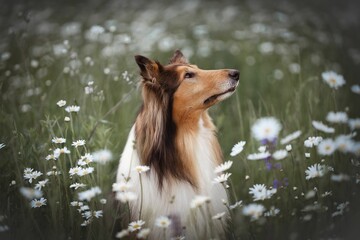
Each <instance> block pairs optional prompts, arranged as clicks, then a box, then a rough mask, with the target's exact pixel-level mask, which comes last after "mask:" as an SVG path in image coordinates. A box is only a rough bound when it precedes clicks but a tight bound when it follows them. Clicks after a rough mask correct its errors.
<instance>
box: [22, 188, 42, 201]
mask: <svg viewBox="0 0 360 240" xmlns="http://www.w3.org/2000/svg"><path fill="white" fill-rule="evenodd" d="M20 193H21V195H23V196H24V197H25V198H27V199H29V200H31V199H34V198H40V197H42V196H43V193H42V191H40V190H36V189H33V188H28V187H21V188H20Z"/></svg>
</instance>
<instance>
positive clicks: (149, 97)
mask: <svg viewBox="0 0 360 240" xmlns="http://www.w3.org/2000/svg"><path fill="white" fill-rule="evenodd" d="M157 64H158V65H159V66H160V67H159V68H162V73H161V74H160V75H159V76H158V78H159V79H158V82H159V83H160V84H154V82H148V81H147V80H146V79H144V78H143V82H142V97H143V104H142V106H141V108H140V111H139V114H138V116H137V118H136V123H135V134H136V148H137V150H138V153H139V157H140V161H141V164H144V165H148V166H150V168H151V171H155V172H156V175H157V177H158V185H159V188H160V189H162V187H163V183H164V179H165V178H166V179H170V180H175V181H176V180H183V181H187V182H189V183H190V184H191V185H192V186H194V187H195V185H196V183H195V182H194V180H193V178H192V177H191V175H190V173H189V171H188V169H187V167H186V166H185V164H184V161H182V159H181V154H180V152H179V149H178V148H177V146H176V141H175V138H176V132H177V126H176V124H175V122H174V121H173V116H172V111H173V95H174V92H175V91H176V89H177V87H178V81H177V80H178V78H179V76H178V73H177V72H176V67H177V66H178V65H175V64H173V65H168V66H165V68H164V67H162V66H161V65H160V64H159V63H158V62H157Z"/></svg>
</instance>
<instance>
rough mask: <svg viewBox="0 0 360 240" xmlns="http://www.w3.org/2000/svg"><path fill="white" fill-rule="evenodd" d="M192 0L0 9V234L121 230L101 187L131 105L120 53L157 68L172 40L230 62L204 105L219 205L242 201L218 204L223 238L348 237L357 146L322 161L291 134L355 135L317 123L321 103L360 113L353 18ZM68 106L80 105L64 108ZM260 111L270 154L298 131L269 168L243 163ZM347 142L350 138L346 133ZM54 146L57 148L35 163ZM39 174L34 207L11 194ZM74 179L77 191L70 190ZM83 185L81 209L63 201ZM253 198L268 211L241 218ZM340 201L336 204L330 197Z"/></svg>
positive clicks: (203, 57)
mask: <svg viewBox="0 0 360 240" xmlns="http://www.w3.org/2000/svg"><path fill="white" fill-rule="evenodd" d="M203 4H204V3H199V2H184V3H174V4H170V3H165V2H164V3H163V2H161V3H156V2H154V3H151V4H149V3H148V2H147V1H144V2H141V1H137V2H133V3H130V2H124V1H119V2H118V1H111V2H107V3H104V4H103V5H101V6H98V5H96V3H89V4H88V5H86V6H84V5H82V6H81V9H80V10H79V9H77V10H76V11H75V10H74V9H72V8H71V6H70V5H69V4H65V5H56V4H54V5H50V4H49V5H47V6H46V7H45V8H44V6H43V5H41V4H40V3H39V4H33V5H31V6H29V5H26V4H18V5H16V6H15V5H14V6H12V7H9V9H10V11H9V13H8V14H7V15H4V16H1V17H0V19H1V22H2V24H1V29H0V34H1V41H0V57H1V60H0V88H1V97H0V104H1V105H0V106H1V108H0V111H1V117H0V123H1V129H0V143H3V144H4V145H5V146H4V147H2V148H1V149H0V169H1V174H0V178H1V179H0V186H1V194H0V201H1V204H0V238H1V239H3V238H4V239H25V238H27V239H35V238H36V239H69V238H72V239H111V238H112V237H114V234H115V233H116V232H117V231H118V230H119V229H124V228H127V221H128V219H127V217H126V214H127V212H126V211H127V210H126V207H125V208H124V209H123V208H121V209H120V208H118V206H117V202H115V201H114V200H113V193H112V189H111V186H112V183H113V182H114V181H115V174H116V169H117V165H118V159H119V157H120V154H121V152H122V149H123V147H124V144H125V141H126V138H127V134H128V132H129V130H130V127H131V125H132V123H133V121H134V119H135V116H136V113H137V111H138V108H139V106H140V103H141V99H140V96H139V91H138V89H137V83H138V80H139V77H138V70H137V68H136V64H135V62H134V60H133V56H134V55H135V54H142V55H146V56H148V57H152V58H157V59H158V60H160V62H163V63H166V62H167V61H168V59H169V57H170V56H171V54H172V52H173V51H174V50H175V49H177V48H179V49H181V50H182V51H183V53H184V54H185V55H187V56H188V58H189V59H190V61H191V62H192V63H195V64H197V65H198V66H199V67H200V68H205V69H206V68H208V69H214V68H236V69H240V71H241V78H240V86H239V88H238V90H237V92H236V95H234V96H232V97H231V98H230V99H228V100H226V101H225V102H223V103H220V104H218V105H217V106H215V107H213V108H212V109H211V111H210V113H211V115H212V117H213V119H214V121H215V123H216V126H217V127H218V129H219V131H218V136H219V140H220V144H221V146H222V149H223V152H224V156H225V160H231V161H233V165H232V167H231V169H230V170H229V171H230V172H231V173H232V175H231V177H230V179H231V182H229V181H230V180H228V182H227V183H228V184H229V185H230V186H231V187H230V189H228V190H229V195H230V196H231V197H230V199H231V201H232V202H231V203H229V204H234V203H235V201H236V200H238V201H240V200H241V201H242V203H241V204H242V205H241V206H238V207H237V208H235V209H234V210H232V209H230V211H231V213H232V214H231V217H232V219H231V224H230V226H231V232H230V233H229V236H228V238H230V239H232V238H235V239H321V238H324V239H325V238H345V239H355V238H356V236H357V235H355V234H357V233H358V232H359V230H358V229H356V221H358V220H359V211H358V210H359V206H358V201H359V185H358V183H359V176H360V175H359V174H360V172H359V170H360V169H359V162H358V161H359V152H358V151H359V150H357V152H356V150H353V151H349V152H347V153H343V152H341V151H340V150H336V151H335V152H334V153H333V154H331V155H329V156H326V155H321V154H319V153H318V151H317V148H316V147H314V148H306V147H304V141H305V140H306V139H307V138H308V137H310V136H322V137H323V138H324V139H326V138H332V139H335V138H336V137H337V136H338V135H340V134H351V133H358V132H359V126H357V128H355V129H351V128H350V127H349V125H348V124H347V123H343V124H336V123H329V122H326V116H327V114H328V112H330V111H335V112H346V114H347V115H348V117H349V118H351V119H355V118H359V116H360V115H359V106H358V102H359V98H360V97H359V94H357V93H354V92H353V91H351V86H352V85H355V84H359V81H358V76H359V68H358V66H359V63H360V61H359V55H360V53H359V51H360V50H359V45H358V42H359V33H358V32H357V31H355V30H356V29H357V28H358V27H359V26H358V25H359V24H358V23H353V22H351V19H349V20H348V21H347V19H346V18H341V19H342V21H339V20H338V18H337V17H334V16H343V15H342V14H343V12H341V10H340V9H338V11H335V14H338V15H332V14H330V13H329V12H326V11H323V13H321V14H320V13H319V11H318V10H319V9H317V6H316V5H315V4H312V5H309V6H308V8H301V7H299V6H300V5H299V6H298V5H297V4H294V5H292V4H290V3H287V4H286V5H284V6H270V5H269V4H267V3H261V2H258V3H257V4H255V3H253V2H245V3H232V2H229V3H227V4H225V5H222V4H221V5H220V4H219V3H216V2H210V3H206V7H204V6H203ZM141 5H149V7H146V8H145V7H144V8H143V7H140V6H141ZM323 7H325V6H323ZM326 7H327V8H326V9H328V10H331V9H332V7H331V6H326ZM95 9H96V11H95ZM180 10H181V11H180ZM328 70H333V71H335V72H337V73H339V74H342V75H343V76H344V78H345V80H346V84H345V85H344V86H342V87H340V88H339V89H337V90H335V89H332V88H331V87H330V86H328V85H327V84H326V83H325V82H324V81H323V79H322V76H321V74H322V73H323V72H325V71H328ZM59 100H66V105H65V106H63V107H59V106H58V105H57V102H58V101H59ZM70 105H76V106H80V110H79V111H78V112H71V113H69V112H67V111H65V107H66V106H70ZM268 116H272V117H275V118H276V119H278V120H279V122H280V123H281V125H282V130H281V131H280V133H279V134H278V140H277V141H276V142H274V143H272V144H269V143H268V145H267V147H268V149H270V150H271V151H272V152H274V151H275V150H278V149H284V148H285V145H281V144H280V142H279V140H280V139H281V138H283V137H285V136H286V135H288V134H290V133H292V132H295V131H297V130H300V131H301V132H302V134H301V135H300V137H299V138H297V139H295V140H293V141H291V142H290V143H289V144H291V146H292V150H291V151H289V152H288V156H287V157H286V158H285V159H283V160H280V161H276V160H274V159H273V158H271V160H270V161H271V162H272V163H274V164H278V163H280V164H281V166H280V167H279V168H278V169H272V170H267V169H266V164H265V162H264V160H258V161H250V160H248V159H247V156H248V155H249V154H251V153H255V152H258V148H259V147H260V146H261V145H262V144H261V143H260V142H259V141H257V140H256V139H254V138H253V136H252V134H251V127H252V126H253V124H254V123H255V122H256V120H257V119H260V118H263V117H268ZM65 117H69V119H70V120H69V121H67V120H65ZM313 120H316V121H323V122H324V123H326V124H328V125H330V126H331V127H334V128H335V133H334V134H327V133H324V132H321V131H319V130H317V129H315V128H314V127H313V126H312V121H313ZM55 137H59V138H60V137H61V138H65V139H66V143H62V144H56V143H53V142H52V139H53V138H55ZM81 139H83V140H85V141H86V143H85V145H84V146H79V147H77V148H76V147H74V146H72V143H73V142H75V141H77V140H81ZM351 139H352V141H353V142H354V143H356V144H359V143H358V140H359V137H358V136H352V137H351ZM240 140H244V141H246V142H247V143H246V145H245V147H244V150H243V151H242V152H241V153H240V154H238V155H237V156H235V157H230V155H229V154H230V152H231V149H232V147H233V145H234V144H235V143H237V142H238V141H240ZM65 146H66V147H67V148H68V149H69V150H70V151H71V152H70V153H69V154H63V153H62V154H60V156H59V157H58V158H57V160H54V159H50V160H46V157H47V156H48V155H49V154H52V153H54V150H55V149H56V148H62V147H65ZM353 149H355V148H353ZM99 150H106V151H110V152H111V155H100V157H98V158H97V159H94V160H97V161H94V162H91V163H88V164H86V165H85V166H84V168H85V167H86V166H87V167H93V168H94V172H93V173H90V174H86V175H83V176H79V175H76V174H75V175H73V176H71V174H70V173H69V171H70V169H71V168H74V167H75V166H76V165H77V164H78V160H79V159H80V158H81V157H82V156H85V154H87V153H88V154H92V155H93V156H95V155H96V154H95V153H96V152H98V151H99ZM101 153H102V154H106V153H107V154H109V152H100V153H99V152H98V154H101ZM305 153H310V158H306V157H305ZM97 156H99V155H97ZM108 159H111V160H112V161H106V160H108ZM104 160H105V161H104ZM316 163H320V164H326V165H327V166H331V167H332V168H333V171H329V172H327V173H326V174H325V175H324V176H322V177H317V178H313V179H309V180H307V179H305V176H306V174H305V170H306V169H307V168H308V167H309V166H311V165H313V164H316ZM26 168H33V169H34V171H40V172H41V173H42V175H41V176H39V177H38V178H36V179H34V180H33V181H32V183H30V182H29V180H28V179H25V178H24V170H25V169H26ZM150 171H151V170H150ZM47 173H48V174H49V175H47ZM338 174H344V175H342V176H343V178H342V180H341V181H340V182H338V181H333V180H331V179H332V176H333V175H338ZM45 179H49V182H48V183H47V184H46V185H45V186H44V187H42V189H41V191H42V197H44V198H45V199H46V205H44V206H41V207H39V208H32V207H31V206H30V202H31V199H27V198H26V197H24V196H23V195H22V194H21V192H20V189H24V187H25V188H28V189H33V188H34V187H35V185H36V184H37V183H38V182H39V181H41V180H45ZM275 179H277V180H281V181H282V186H279V187H278V188H277V192H276V193H275V194H274V195H273V196H271V198H269V199H265V200H262V201H254V200H253V198H252V196H251V194H249V188H251V187H253V185H254V184H265V185H266V186H267V187H268V188H269V189H270V188H272V189H274V188H275V186H273V184H274V180H275ZM284 179H287V180H286V181H284ZM76 182H77V183H83V184H85V185H86V186H85V187H83V188H79V189H74V188H70V185H71V184H74V183H76ZM230 183H231V184H230ZM93 187H99V189H101V193H99V194H97V195H96V196H95V197H93V198H92V199H91V200H90V201H86V200H84V201H81V202H82V204H84V205H87V206H88V207H89V209H83V210H81V211H79V210H78V209H80V206H71V204H70V203H71V202H74V201H80V200H79V198H81V197H80V195H79V193H80V192H83V191H85V190H89V189H91V188H93ZM144 201H146V199H145V198H144ZM254 202H255V203H257V204H261V205H263V206H264V207H265V209H266V210H265V211H266V212H267V211H269V210H270V209H272V207H274V209H279V210H280V212H279V213H278V214H277V215H275V216H266V214H265V215H264V214H261V217H259V218H258V219H256V220H254V218H251V217H249V216H245V215H244V214H243V210H244V208H245V207H246V206H248V205H249V204H251V203H254ZM347 202H348V204H345V205H344V206H345V207H344V209H343V210H342V211H340V210H339V204H341V203H347ZM74 204H75V203H74ZM189 204H190V203H189ZM340 206H343V205H340ZM100 210H102V211H103V212H102V215H103V216H95V215H93V216H92V217H90V218H89V219H90V221H89V222H85V221H86V214H85V212H91V213H92V214H94V211H100ZM335 212H338V214H335V215H334V213H335ZM100 215H101V214H100ZM270 215H271V214H270ZM210 221H211V219H210ZM81 224H84V225H86V226H81ZM146 227H149V228H152V227H153V226H146Z"/></svg>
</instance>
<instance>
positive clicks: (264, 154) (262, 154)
mask: <svg viewBox="0 0 360 240" xmlns="http://www.w3.org/2000/svg"><path fill="white" fill-rule="evenodd" d="M270 156H271V154H270V153H269V152H268V151H266V152H260V153H252V154H249V155H248V156H247V159H248V160H260V159H265V158H268V157H270Z"/></svg>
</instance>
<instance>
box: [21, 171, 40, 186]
mask: <svg viewBox="0 0 360 240" xmlns="http://www.w3.org/2000/svg"><path fill="white" fill-rule="evenodd" d="M41 175H43V174H42V172H39V171H31V172H25V171H24V178H25V179H28V180H29V183H32V181H33V179H37V178H38V177H40V176H41Z"/></svg>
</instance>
